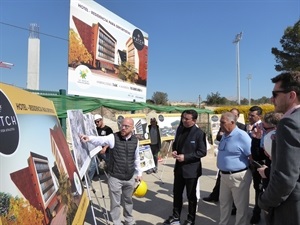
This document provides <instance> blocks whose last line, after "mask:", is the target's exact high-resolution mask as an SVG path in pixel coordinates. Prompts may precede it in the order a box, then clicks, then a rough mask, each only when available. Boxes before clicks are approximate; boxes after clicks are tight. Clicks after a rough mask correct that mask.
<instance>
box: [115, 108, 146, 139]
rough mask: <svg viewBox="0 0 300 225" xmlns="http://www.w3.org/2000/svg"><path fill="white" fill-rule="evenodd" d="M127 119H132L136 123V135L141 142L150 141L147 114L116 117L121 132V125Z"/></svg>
mask: <svg viewBox="0 0 300 225" xmlns="http://www.w3.org/2000/svg"><path fill="white" fill-rule="evenodd" d="M125 117H130V118H132V119H133V122H134V135H135V136H136V137H137V138H138V139H139V140H140V142H141V141H143V140H149V133H148V127H147V119H146V115H145V114H122V115H116V118H117V123H118V128H119V130H121V124H122V122H123V119H124V118H125Z"/></svg>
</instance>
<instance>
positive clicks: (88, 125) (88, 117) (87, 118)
mask: <svg viewBox="0 0 300 225" xmlns="http://www.w3.org/2000/svg"><path fill="white" fill-rule="evenodd" d="M83 120H84V125H85V132H86V133H85V134H86V135H89V136H91V135H93V136H98V132H97V129H96V124H95V120H94V115H93V114H92V113H85V114H83ZM88 148H89V151H90V156H91V157H93V156H95V155H96V154H98V152H100V151H101V149H102V147H101V146H94V145H91V144H89V143H88Z"/></svg>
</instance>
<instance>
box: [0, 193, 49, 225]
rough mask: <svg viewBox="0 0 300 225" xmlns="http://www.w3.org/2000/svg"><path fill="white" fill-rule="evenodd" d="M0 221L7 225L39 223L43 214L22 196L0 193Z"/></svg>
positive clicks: (35, 224)
mask: <svg viewBox="0 0 300 225" xmlns="http://www.w3.org/2000/svg"><path fill="white" fill-rule="evenodd" d="M0 206H1V207H0V209H1V210H0V211H1V213H0V221H2V222H3V224H7V225H21V224H22V225H40V224H43V222H42V221H43V219H44V215H43V213H42V212H41V211H39V210H37V209H36V208H35V207H33V206H32V205H30V204H29V202H28V201H27V200H26V199H24V198H18V197H12V196H11V195H10V194H7V193H3V192H1V193H0Z"/></svg>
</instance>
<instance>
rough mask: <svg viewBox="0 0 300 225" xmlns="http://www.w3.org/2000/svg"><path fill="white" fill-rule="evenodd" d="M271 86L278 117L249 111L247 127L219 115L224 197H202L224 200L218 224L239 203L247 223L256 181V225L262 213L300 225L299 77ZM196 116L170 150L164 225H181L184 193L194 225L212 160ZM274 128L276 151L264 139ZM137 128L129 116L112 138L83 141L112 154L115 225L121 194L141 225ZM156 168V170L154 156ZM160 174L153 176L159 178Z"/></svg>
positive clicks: (185, 118)
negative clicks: (136, 203) (205, 160)
mask: <svg viewBox="0 0 300 225" xmlns="http://www.w3.org/2000/svg"><path fill="white" fill-rule="evenodd" d="M271 80H272V82H273V83H274V84H275V85H274V89H273V91H272V98H271V99H272V102H273V104H274V106H275V111H274V112H271V113H267V114H265V115H264V117H263V118H262V116H263V111H262V108H261V107H259V106H253V107H251V108H250V110H249V113H248V117H249V124H247V126H243V125H241V124H239V123H238V122H237V119H238V116H239V111H238V110H237V109H232V110H231V111H230V112H224V113H223V114H222V116H221V119H220V127H221V128H220V132H219V140H220V142H219V145H218V155H217V167H218V169H219V177H218V182H217V184H216V186H217V185H219V188H218V187H216V189H218V190H219V193H218V194H219V195H218V197H215V199H213V197H212V195H210V196H209V197H208V198H206V199H204V200H208V201H210V200H212V199H213V200H216V201H219V202H220V220H219V225H228V223H229V218H230V214H231V213H232V207H233V205H234V206H235V207H236V212H235V214H236V221H235V225H246V224H248V221H247V215H248V208H249V189H250V185H251V182H252V180H253V185H254V189H255V205H254V209H253V214H252V217H251V219H250V223H251V224H257V223H258V222H259V221H260V220H261V211H263V212H264V215H265V221H266V224H267V225H270V224H272V225H282V224H289V225H300V214H299V212H300V72H285V73H281V74H279V75H278V76H276V77H274V78H272V79H271ZM197 117H198V113H197V112H196V111H195V110H185V111H184V112H183V113H182V115H181V123H180V125H179V127H178V129H177V131H176V135H175V139H174V142H173V145H172V157H173V158H174V159H175V166H174V184H173V210H172V215H171V216H170V217H169V218H168V219H166V220H165V221H164V223H163V224H164V225H168V224H171V225H176V224H178V225H179V224H180V222H181V219H180V218H181V210H182V204H183V197H182V195H183V191H184V188H185V189H186V195H187V198H188V215H187V218H186V220H185V221H184V225H195V224H196V222H195V220H196V208H197V197H196V186H197V182H198V178H199V177H200V176H201V174H202V165H201V158H202V157H204V156H206V154H207V148H206V135H205V133H204V132H203V131H202V130H201V129H200V128H198V126H197V124H196V121H197ZM152 123H153V126H152ZM150 126H151V127H149V130H150V137H151V136H152V137H154V139H153V142H152V141H151V149H153V155H154V158H155V156H156V154H157V153H158V151H159V148H160V145H159V143H160V142H161V141H160V138H159V137H160V135H159V133H158V130H159V129H158V126H157V124H156V120H154V119H153V121H151V125H150ZM245 127H246V128H245ZM151 129H153V130H152V131H151ZM155 129H157V130H156V131H155ZM275 129H276V133H275V134H273V136H272V151H271V152H270V151H267V149H264V148H265V142H264V137H265V136H266V135H267V134H268V132H270V131H271V130H275ZM133 130H134V122H133V120H132V119H131V118H125V119H124V120H123V122H122V125H121V130H120V131H119V132H116V133H112V134H109V135H108V136H98V137H94V136H86V135H82V136H81V140H82V141H84V142H87V141H89V142H91V143H93V144H94V145H101V146H108V147H109V148H110V159H109V160H110V161H109V166H108V185H109V192H110V201H111V210H110V214H111V217H112V220H113V223H114V224H115V225H121V224H122V222H121V209H120V207H121V196H122V195H123V196H122V199H123V200H124V207H123V208H124V209H123V210H124V211H123V215H124V219H125V224H128V225H133V224H135V220H134V219H133V216H132V210H133V203H132V193H133V190H134V183H135V181H139V180H141V179H142V172H141V168H140V158H139V148H138V146H139V141H138V140H137V138H136V137H135V136H134V135H133ZM151 134H152V135H151ZM153 146H154V148H152V147H153ZM265 150H266V151H265ZM155 162H156V164H155V165H156V167H155V168H156V169H157V159H156V158H155ZM156 169H153V170H152V171H151V172H156ZM149 173H150V172H149ZM216 196H217V195H216Z"/></svg>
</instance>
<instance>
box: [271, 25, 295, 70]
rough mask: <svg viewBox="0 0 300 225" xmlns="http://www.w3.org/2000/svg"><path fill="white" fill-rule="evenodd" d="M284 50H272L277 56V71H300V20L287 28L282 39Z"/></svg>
mask: <svg viewBox="0 0 300 225" xmlns="http://www.w3.org/2000/svg"><path fill="white" fill-rule="evenodd" d="M280 44H281V46H282V49H283V50H278V49H277V48H272V54H274V55H275V58H276V63H278V64H277V65H275V70H276V71H289V70H297V71H300V20H299V21H298V22H297V23H295V25H294V26H293V27H291V26H290V27H287V28H286V29H285V31H284V35H283V36H282V38H281V39H280Z"/></svg>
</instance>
